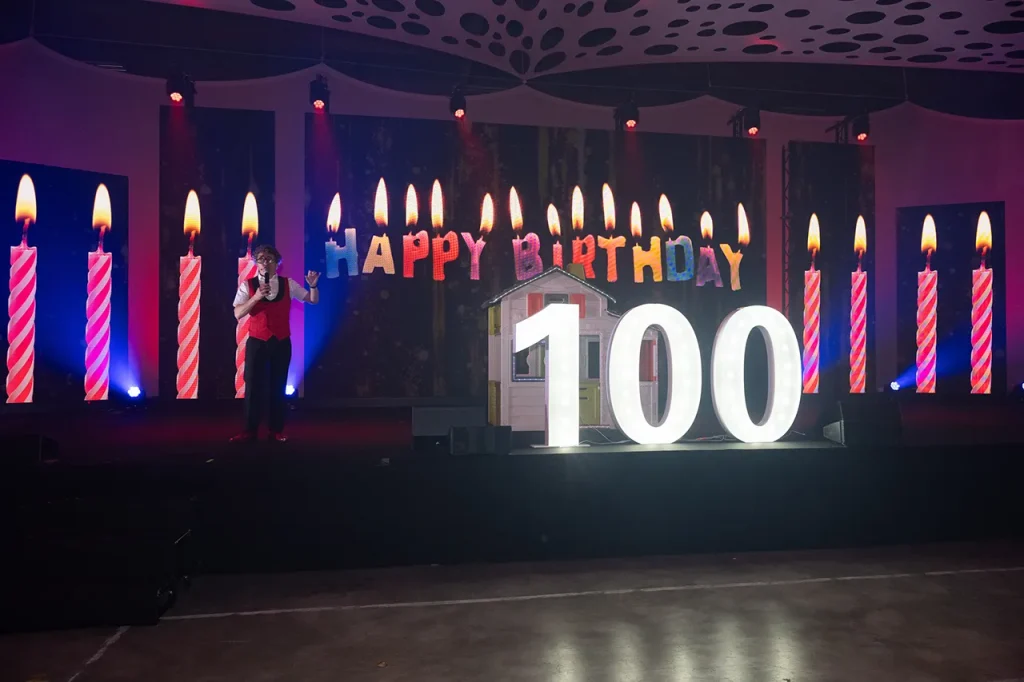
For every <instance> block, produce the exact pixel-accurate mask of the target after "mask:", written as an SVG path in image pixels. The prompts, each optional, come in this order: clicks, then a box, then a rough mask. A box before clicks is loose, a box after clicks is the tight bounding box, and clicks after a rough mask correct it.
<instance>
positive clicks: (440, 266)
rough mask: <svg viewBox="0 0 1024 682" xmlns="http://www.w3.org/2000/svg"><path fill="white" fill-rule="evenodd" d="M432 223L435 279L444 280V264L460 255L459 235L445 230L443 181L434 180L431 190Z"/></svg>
mask: <svg viewBox="0 0 1024 682" xmlns="http://www.w3.org/2000/svg"><path fill="white" fill-rule="evenodd" d="M430 224H431V225H432V226H433V228H434V233H435V235H436V236H435V237H434V238H433V239H432V240H430V245H431V251H433V254H434V281H435V282H443V281H444V266H445V265H447V264H448V263H451V262H452V261H453V260H455V259H456V258H458V257H459V237H458V235H456V234H455V233H454V232H447V233H444V234H442V232H444V194H442V193H441V183H440V182H439V181H437V180H434V187H433V189H431V191H430Z"/></svg>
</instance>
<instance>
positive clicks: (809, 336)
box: [803, 213, 821, 393]
mask: <svg viewBox="0 0 1024 682" xmlns="http://www.w3.org/2000/svg"><path fill="white" fill-rule="evenodd" d="M820 249H821V233H820V229H819V227H818V216H817V215H815V214H813V213H812V214H811V221H810V224H809V225H808V228H807V250H808V251H810V252H811V269H810V270H806V271H804V357H803V366H804V376H803V383H804V393H817V392H818V364H819V344H820V339H821V335H820V332H821V272H820V271H818V270H815V269H814V257H815V256H816V255H817V254H818V251H819V250H820Z"/></svg>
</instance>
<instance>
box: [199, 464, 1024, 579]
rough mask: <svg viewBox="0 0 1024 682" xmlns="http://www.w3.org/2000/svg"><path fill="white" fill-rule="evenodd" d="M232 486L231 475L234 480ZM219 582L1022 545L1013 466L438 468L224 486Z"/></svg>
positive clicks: (208, 511) (323, 471)
mask: <svg viewBox="0 0 1024 682" xmlns="http://www.w3.org/2000/svg"><path fill="white" fill-rule="evenodd" d="M236 473H237V472H236ZM225 474H226V475H225V477H224V478H223V479H221V480H220V481H219V482H218V484H217V486H216V487H217V488H220V489H222V490H224V491H227V490H230V499H231V503H230V504H226V503H225V500H223V499H220V498H219V497H218V495H217V494H212V491H211V494H210V495H207V496H206V497H205V499H204V500H203V505H204V510H203V517H204V526H203V527H202V528H201V529H200V531H199V537H200V539H201V543H202V547H203V549H204V556H205V559H206V565H207V566H208V567H209V568H211V569H213V570H220V571H252V570H285V569H297V568H327V567H355V566H372V565H397V564H411V563H452V562H462V561H505V560H529V559H557V558H581V557H591V556H616V555H636V554H672V553H691V552H720V551H749V550H785V549H797V548H812V547H844V546H863V545H875V544H889V543H920V542H937V541H954V540H968V539H981V538H991V537H1006V536H1013V535H1024V515H1022V511H1021V507H1020V505H1019V504H1018V503H1017V501H1016V500H1017V499H1018V493H1017V483H1016V481H1019V480H1021V475H1024V458H1019V457H1018V456H1015V455H1014V454H1013V453H1012V452H1011V451H1009V450H1005V451H999V452H990V453H977V452H969V451H968V452H964V453H949V452H946V453H943V452H928V451H909V452H908V451H899V450H891V451H888V450H887V451H875V452H873V453H872V452H861V451H851V450H849V449H846V450H822V451H816V450H801V451H795V452H757V451H748V452H720V453H666V454H653V453H634V454H630V455H613V454H607V453H604V454H598V453H595V454H593V455H579V456H557V455H555V456H512V457H498V458H445V459H437V460H433V461H423V462H420V463H409V464H403V465H401V466H390V467H386V468H380V469H375V470H370V471H352V470H348V471H346V472H345V473H343V474H342V473H332V472H331V471H330V469H329V468H318V469H317V470H316V471H293V472H292V473H291V474H289V476H288V477H287V478H288V480H289V481H290V482H291V484H290V485H282V481H281V480H280V478H274V479H273V480H271V479H270V478H264V477H263V476H261V475H259V474H258V473H256V472H250V475H246V476H243V477H238V476H237V475H227V472H225Z"/></svg>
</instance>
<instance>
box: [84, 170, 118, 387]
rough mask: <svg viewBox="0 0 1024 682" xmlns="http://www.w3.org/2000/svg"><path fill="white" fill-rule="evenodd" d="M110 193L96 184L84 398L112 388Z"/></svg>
mask: <svg viewBox="0 0 1024 682" xmlns="http://www.w3.org/2000/svg"><path fill="white" fill-rule="evenodd" d="M110 213H111V211H110V193H109V192H108V191H107V188H106V186H105V185H100V186H99V187H97V188H96V200H95V201H94V202H93V209H92V226H93V229H96V230H99V240H98V242H97V245H96V250H95V251H93V252H92V253H90V254H89V275H88V280H87V295H86V303H85V319H86V322H85V399H86V400H88V401H93V400H106V399H107V397H108V396H109V391H110V289H111V282H110V274H111V270H112V267H113V257H112V256H113V254H110V253H106V252H104V251H103V235H104V233H106V232H107V231H108V230H109V229H110V224H111V216H110Z"/></svg>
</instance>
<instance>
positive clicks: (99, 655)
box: [68, 625, 129, 682]
mask: <svg viewBox="0 0 1024 682" xmlns="http://www.w3.org/2000/svg"><path fill="white" fill-rule="evenodd" d="M128 627H129V626H127V625H122V626H121V627H119V628H118V629H117V632H115V633H114V634H112V635H111V636H110V637H107V639H106V641H104V642H103V646H101V647H100V648H99V649H98V650H97V651H96V653H94V654H93V655H92V658H90V659H89V660H88V661H86V662H85V663H83V664H82V668H81V670H79V671H78V672H76V673H75V674H74V675H72V676H71V677H69V678H68V682H75V680H77V679H78V676H79V675H81V674H82V673H84V672H85V669H86V668H88V667H89V666H90V665H92V664H93V663H95V662H96V661H98V660H100V659H101V658H103V654H105V653H107V649H109V648H110V647H112V646H114V645H115V644H117V640H119V639H121V635H123V634H124V633H126V632H128Z"/></svg>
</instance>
